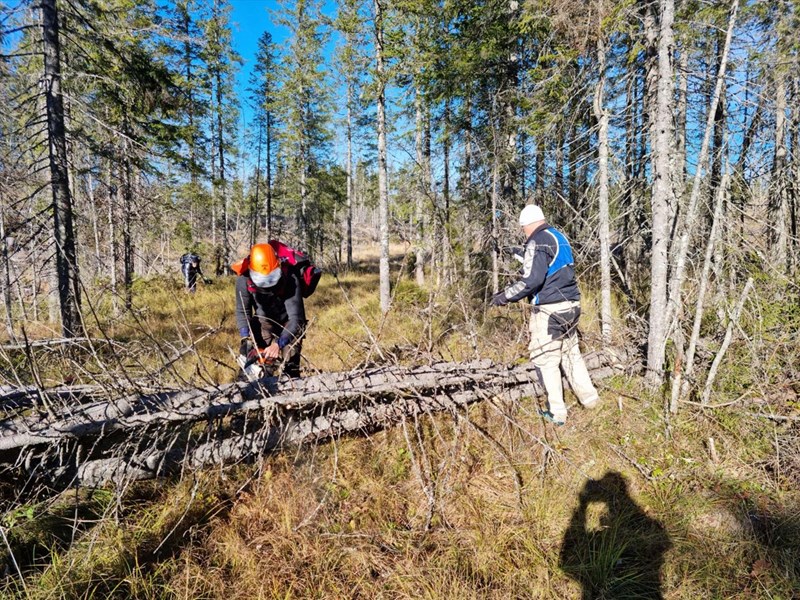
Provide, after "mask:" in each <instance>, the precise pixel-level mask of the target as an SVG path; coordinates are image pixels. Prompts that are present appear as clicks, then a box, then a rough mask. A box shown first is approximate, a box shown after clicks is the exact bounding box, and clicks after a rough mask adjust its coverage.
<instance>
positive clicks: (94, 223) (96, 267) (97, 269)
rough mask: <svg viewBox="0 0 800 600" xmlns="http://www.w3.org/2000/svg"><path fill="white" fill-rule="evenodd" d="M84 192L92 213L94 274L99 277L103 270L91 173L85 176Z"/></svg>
mask: <svg viewBox="0 0 800 600" xmlns="http://www.w3.org/2000/svg"><path fill="white" fill-rule="evenodd" d="M86 190H87V193H88V196H89V209H90V210H91V211H92V214H91V218H92V235H93V240H94V261H95V263H94V272H95V275H99V274H100V273H102V270H103V261H102V259H101V258H100V229H99V227H98V221H99V217H98V214H97V201H96V199H95V195H94V179H93V177H92V173H91V171H90V172H89V173H88V174H87V181H86Z"/></svg>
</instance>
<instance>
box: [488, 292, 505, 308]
mask: <svg viewBox="0 0 800 600" xmlns="http://www.w3.org/2000/svg"><path fill="white" fill-rule="evenodd" d="M489 304H491V305H492V306H505V305H506V304H508V298H506V293H505V292H499V293H497V294H495V295H494V296H492V299H491V300H489Z"/></svg>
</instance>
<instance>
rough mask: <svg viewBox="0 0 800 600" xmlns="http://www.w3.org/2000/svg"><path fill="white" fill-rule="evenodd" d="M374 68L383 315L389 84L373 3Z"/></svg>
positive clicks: (387, 298)
mask: <svg viewBox="0 0 800 600" xmlns="http://www.w3.org/2000/svg"><path fill="white" fill-rule="evenodd" d="M373 7H374V10H375V66H376V78H377V84H378V122H377V127H378V214H379V220H380V244H381V255H380V269H379V270H380V303H381V312H382V313H383V314H386V313H387V312H389V306H390V303H391V294H390V282H389V188H388V181H387V179H388V172H387V166H386V81H385V74H384V65H383V60H384V58H383V6H382V5H381V0H374V2H373Z"/></svg>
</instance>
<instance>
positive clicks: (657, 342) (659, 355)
mask: <svg viewBox="0 0 800 600" xmlns="http://www.w3.org/2000/svg"><path fill="white" fill-rule="evenodd" d="M674 16H675V3H674V0H661V29H660V33H659V41H658V81H657V94H656V101H655V105H654V106H652V107H651V108H652V111H653V112H652V113H651V114H652V115H653V116H652V117H651V140H652V145H653V150H652V152H653V161H652V162H653V191H652V199H651V209H652V244H651V251H652V256H651V259H650V310H649V320H650V330H649V332H648V337H647V375H646V379H647V381H648V383H649V384H650V385H651V386H653V387H656V386H658V385H660V384H661V382H662V380H663V376H664V371H663V369H664V356H665V345H666V338H667V333H668V332H667V328H668V324H669V321H668V320H667V319H666V314H667V273H668V267H669V241H670V213H671V208H670V207H671V206H672V205H673V203H674V197H673V188H672V169H671V165H670V151H671V148H672V141H673V139H672V138H673V126H672V119H673V114H672V105H673V87H672V50H673V45H674V42H673V32H672V23H673V20H674Z"/></svg>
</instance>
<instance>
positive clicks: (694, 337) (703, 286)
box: [669, 170, 730, 414]
mask: <svg viewBox="0 0 800 600" xmlns="http://www.w3.org/2000/svg"><path fill="white" fill-rule="evenodd" d="M729 182H730V174H729V173H728V171H727V170H726V171H725V174H724V175H723V177H722V181H721V182H720V184H719V186H718V188H717V196H716V199H715V201H714V214H713V218H712V222H711V231H710V232H709V234H708V241H707V245H706V254H705V260H704V261H703V271H702V274H701V275H700V287H699V290H698V292H697V304H696V306H695V312H694V323H693V324H692V334H691V337H690V338H689V348H688V350H687V351H686V360H685V363H684V364H685V366H684V368H683V370H677V371H676V373H675V375H674V377H673V381H672V398H671V400H670V405H669V409H670V412H672V413H673V414H674V413H676V412H678V400H679V399H680V398H681V397H682V396H683V395H684V393H685V389H684V385H683V380H684V379H685V380H686V382H687V383H688V381H689V378H690V377H691V376H692V372H693V370H694V355H695V352H696V350H697V341H698V340H699V339H700V324H701V322H702V320H703V310H704V308H705V297H706V291H707V290H708V285H709V277H710V274H711V262H712V261H711V259H712V257H713V253H714V248H715V245H716V242H717V236H718V231H719V228H720V227H721V226H722V208H723V206H724V204H725V195H726V193H727V190H728V183H729Z"/></svg>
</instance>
